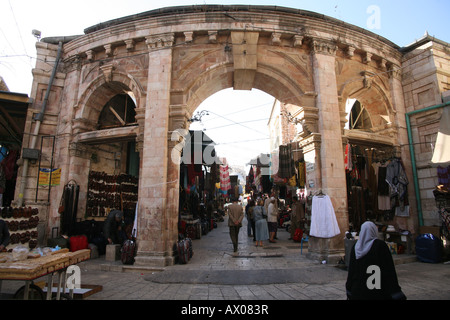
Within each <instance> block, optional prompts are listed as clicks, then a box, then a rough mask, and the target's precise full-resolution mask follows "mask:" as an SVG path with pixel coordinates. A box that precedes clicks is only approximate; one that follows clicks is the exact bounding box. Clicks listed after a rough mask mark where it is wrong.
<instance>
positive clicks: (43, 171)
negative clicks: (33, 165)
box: [39, 168, 61, 186]
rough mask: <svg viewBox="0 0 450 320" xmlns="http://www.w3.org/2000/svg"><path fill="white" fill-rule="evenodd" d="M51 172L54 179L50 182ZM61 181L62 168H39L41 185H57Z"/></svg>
mask: <svg viewBox="0 0 450 320" xmlns="http://www.w3.org/2000/svg"><path fill="white" fill-rule="evenodd" d="M50 173H51V174H52V181H51V183H50ZM60 182H61V168H59V169H50V168H39V185H40V186H48V185H52V186H57V185H59V184H60Z"/></svg>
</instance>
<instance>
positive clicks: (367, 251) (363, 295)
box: [345, 221, 406, 300]
mask: <svg viewBox="0 0 450 320" xmlns="http://www.w3.org/2000/svg"><path fill="white" fill-rule="evenodd" d="M345 287H346V289H347V297H348V298H349V299H351V300H364V299H385V300H386V299H387V300H390V299H402V300H403V299H406V296H405V295H404V294H403V292H402V290H401V288H400V286H399V284H398V279H397V273H396V271H395V266H394V261H393V259H392V254H391V251H390V250H389V247H388V246H387V244H386V243H385V242H384V241H383V240H379V239H378V228H377V226H376V225H375V224H374V223H373V222H371V221H367V222H364V223H363V225H362V226H361V232H360V233H359V240H358V241H357V243H356V244H355V245H354V246H353V248H352V251H351V255H350V263H349V267H348V276H347V283H346V285H345Z"/></svg>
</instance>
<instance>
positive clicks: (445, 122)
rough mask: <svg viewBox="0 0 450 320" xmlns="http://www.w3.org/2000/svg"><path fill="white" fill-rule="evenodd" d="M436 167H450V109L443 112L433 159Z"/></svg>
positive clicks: (432, 161) (447, 108)
mask: <svg viewBox="0 0 450 320" xmlns="http://www.w3.org/2000/svg"><path fill="white" fill-rule="evenodd" d="M431 163H432V165H434V166H441V167H446V166H449V165H450V107H449V106H447V107H445V108H444V110H443V111H442V117H441V122H440V124H439V131H438V135H437V138H436V145H435V148H434V152H433V157H432V158H431Z"/></svg>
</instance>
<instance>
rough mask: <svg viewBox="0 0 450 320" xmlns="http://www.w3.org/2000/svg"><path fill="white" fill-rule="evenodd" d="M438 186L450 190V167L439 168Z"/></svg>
mask: <svg viewBox="0 0 450 320" xmlns="http://www.w3.org/2000/svg"><path fill="white" fill-rule="evenodd" d="M437 176H438V184H439V185H443V186H444V187H447V188H450V166H447V167H441V166H439V167H437Z"/></svg>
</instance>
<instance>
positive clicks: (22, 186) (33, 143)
mask: <svg viewBox="0 0 450 320" xmlns="http://www.w3.org/2000/svg"><path fill="white" fill-rule="evenodd" d="M61 52H62V42H61V41H60V42H59V44H58V52H57V54H56V60H55V65H54V66H53V70H52V74H51V76H50V80H49V83H48V86H47V91H46V92H45V97H44V101H43V103H42V108H41V112H40V113H39V114H38V115H37V117H36V119H35V120H36V125H35V127H34V133H33V135H32V138H31V144H30V149H34V148H35V147H36V141H37V137H38V134H39V129H40V127H41V123H42V120H43V119H44V112H45V109H46V108H47V102H48V97H49V95H50V89H51V87H52V85H53V80H54V79H55V75H56V70H57V68H58V64H59V60H60V59H61ZM28 166H29V159H23V168H22V178H21V180H20V189H19V199H18V202H17V205H18V206H19V207H22V206H23V193H24V191H25V185H26V177H27V174H28Z"/></svg>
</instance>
